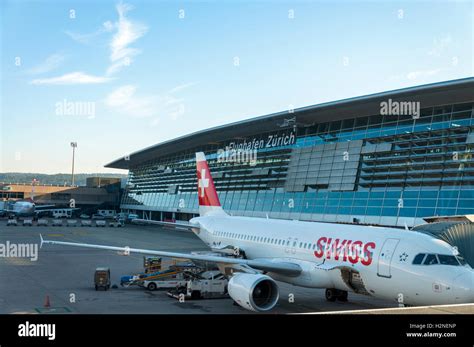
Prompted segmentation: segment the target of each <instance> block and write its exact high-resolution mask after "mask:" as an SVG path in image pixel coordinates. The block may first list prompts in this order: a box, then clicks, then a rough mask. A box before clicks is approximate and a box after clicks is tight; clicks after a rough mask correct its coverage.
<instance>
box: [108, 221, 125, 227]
mask: <svg viewBox="0 0 474 347" xmlns="http://www.w3.org/2000/svg"><path fill="white" fill-rule="evenodd" d="M123 226H124V222H123V220H122V219H119V220H114V221H112V222H110V223H109V227H112V228H121V227H123Z"/></svg>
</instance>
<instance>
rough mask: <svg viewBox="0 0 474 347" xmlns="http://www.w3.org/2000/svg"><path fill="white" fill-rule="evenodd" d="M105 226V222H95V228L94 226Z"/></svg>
mask: <svg viewBox="0 0 474 347" xmlns="http://www.w3.org/2000/svg"><path fill="white" fill-rule="evenodd" d="M106 225H107V223H106V222H105V220H97V221H95V226H96V227H101V228H104V227H105V226H106Z"/></svg>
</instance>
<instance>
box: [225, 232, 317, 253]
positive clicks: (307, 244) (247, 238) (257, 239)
mask: <svg viewBox="0 0 474 347" xmlns="http://www.w3.org/2000/svg"><path fill="white" fill-rule="evenodd" d="M216 235H217V236H221V237H227V238H233V239H238V240H245V241H255V242H262V243H269V244H274V245H279V246H290V244H291V242H290V241H289V240H282V239H276V238H270V237H263V236H254V235H245V234H237V233H231V232H224V231H217V232H216ZM292 246H293V247H297V246H299V248H302V249H308V250H315V249H316V244H315V243H310V242H300V243H299V245H298V242H297V241H293V243H292Z"/></svg>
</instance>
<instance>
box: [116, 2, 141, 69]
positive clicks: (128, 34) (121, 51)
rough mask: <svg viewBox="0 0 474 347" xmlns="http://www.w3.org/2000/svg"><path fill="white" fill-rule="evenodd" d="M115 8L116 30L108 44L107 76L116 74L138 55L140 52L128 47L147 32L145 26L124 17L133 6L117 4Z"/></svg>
mask: <svg viewBox="0 0 474 347" xmlns="http://www.w3.org/2000/svg"><path fill="white" fill-rule="evenodd" d="M116 8H117V12H118V15H119V19H118V22H117V23H115V25H114V27H116V28H117V32H116V33H115V35H114V36H113V37H112V41H111V42H110V44H109V46H110V50H111V52H110V61H111V65H110V66H109V68H108V69H107V75H110V74H113V73H116V72H118V71H120V70H121V69H122V68H123V67H124V66H128V65H130V64H131V63H132V61H133V57H135V56H136V55H138V54H140V53H141V50H139V49H137V48H132V47H129V46H130V45H131V44H132V43H134V42H135V41H137V40H138V39H139V38H140V37H142V36H143V35H145V34H146V32H147V31H148V27H147V26H145V25H143V24H141V23H137V22H132V21H130V20H129V19H128V18H127V17H126V14H127V12H128V11H130V10H132V9H133V6H131V5H128V4H124V3H119V4H118V5H117V7H116Z"/></svg>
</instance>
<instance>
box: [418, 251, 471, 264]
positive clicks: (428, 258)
mask: <svg viewBox="0 0 474 347" xmlns="http://www.w3.org/2000/svg"><path fill="white" fill-rule="evenodd" d="M423 259H424V261H423ZM421 264H423V265H438V264H441V265H451V266H459V265H461V266H466V265H467V263H466V261H465V260H464V258H463V257H461V256H454V255H447V254H425V253H419V254H417V255H416V256H415V258H414V259H413V265H421Z"/></svg>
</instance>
